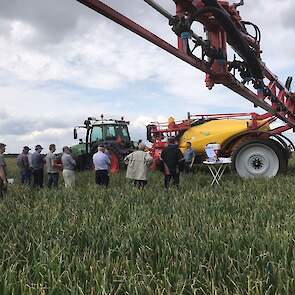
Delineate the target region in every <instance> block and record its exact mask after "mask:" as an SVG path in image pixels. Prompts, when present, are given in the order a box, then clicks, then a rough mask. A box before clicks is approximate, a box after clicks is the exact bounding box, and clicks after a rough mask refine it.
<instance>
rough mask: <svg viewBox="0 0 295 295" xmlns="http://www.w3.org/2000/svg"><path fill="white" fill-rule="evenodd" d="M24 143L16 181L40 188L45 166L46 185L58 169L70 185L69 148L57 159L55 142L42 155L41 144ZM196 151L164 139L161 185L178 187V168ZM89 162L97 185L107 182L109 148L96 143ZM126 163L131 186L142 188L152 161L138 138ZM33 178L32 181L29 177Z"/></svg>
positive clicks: (188, 164)
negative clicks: (162, 183)
mask: <svg viewBox="0 0 295 295" xmlns="http://www.w3.org/2000/svg"><path fill="white" fill-rule="evenodd" d="M5 147H6V145H5V144H3V143H0V194H1V195H3V192H5V190H6V189H7V166H6V162H5V159H4V156H3V154H4V152H5ZM30 150H31V149H30V148H29V147H28V146H24V147H23V150H22V153H21V154H19V155H18V157H17V159H16V164H17V166H18V168H19V171H20V181H21V183H22V184H24V185H33V187H35V188H43V185H44V169H45V165H46V169H47V185H48V187H49V188H52V187H54V188H57V187H58V182H59V174H60V173H59V172H60V171H61V170H62V175H63V179H64V184H65V187H73V186H74V185H75V182H76V176H75V170H76V165H77V164H76V161H75V159H74V158H73V156H72V154H71V149H70V148H69V147H67V146H65V147H63V154H62V156H61V158H60V159H58V157H57V155H56V154H55V151H56V146H55V144H50V145H49V152H48V154H47V155H46V156H44V155H43V154H42V150H43V147H42V146H41V145H39V144H38V145H36V146H35V152H34V153H31V152H30ZM195 158H196V153H195V152H194V151H193V149H192V147H191V143H190V142H188V143H187V148H186V150H185V152H184V154H182V153H181V151H180V149H179V147H178V144H177V143H176V140H175V138H173V137H171V138H169V139H168V145H167V147H166V148H165V149H164V150H163V151H162V153H161V158H160V168H161V170H162V172H163V174H164V185H165V188H168V187H169V184H170V182H171V181H172V182H173V184H174V185H175V186H176V187H178V185H179V175H180V171H181V170H182V168H184V171H185V172H190V171H191V169H192V165H193V163H194V161H195ZM92 160H93V166H94V169H95V182H96V184H97V185H102V186H106V187H107V186H108V185H109V179H110V176H109V174H110V166H111V156H110V153H109V151H108V150H107V149H106V148H105V147H104V146H103V145H99V146H98V149H97V152H96V153H95V154H94V155H93V158H92ZM124 162H125V164H126V165H127V171H126V178H128V179H131V180H132V181H133V183H134V185H135V186H137V187H139V188H144V187H145V186H146V184H147V179H148V170H149V167H150V166H151V164H152V163H153V158H152V157H151V155H150V153H149V151H148V149H147V147H146V146H145V144H143V143H142V142H140V143H139V145H138V149H137V150H136V151H134V152H132V153H130V154H129V155H127V156H126V157H125V158H124ZM32 180H33V181H32Z"/></svg>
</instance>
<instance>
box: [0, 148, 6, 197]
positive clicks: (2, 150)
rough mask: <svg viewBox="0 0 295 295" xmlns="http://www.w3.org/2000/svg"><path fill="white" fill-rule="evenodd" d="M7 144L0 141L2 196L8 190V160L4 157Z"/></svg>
mask: <svg viewBox="0 0 295 295" xmlns="http://www.w3.org/2000/svg"><path fill="white" fill-rule="evenodd" d="M5 147H6V144H4V143H0V197H1V198H2V197H3V196H4V193H5V192H6V190H7V171H6V162H5V159H4V157H3V154H4V153H5Z"/></svg>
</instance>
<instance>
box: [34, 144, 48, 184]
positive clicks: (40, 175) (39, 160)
mask: <svg viewBox="0 0 295 295" xmlns="http://www.w3.org/2000/svg"><path fill="white" fill-rule="evenodd" d="M42 150H43V148H42V146H41V145H40V144H37V145H36V147H35V152H34V153H33V154H32V169H33V179H34V182H33V186H34V187H39V188H43V183H44V164H45V158H44V156H43V155H42V154H41V152H42Z"/></svg>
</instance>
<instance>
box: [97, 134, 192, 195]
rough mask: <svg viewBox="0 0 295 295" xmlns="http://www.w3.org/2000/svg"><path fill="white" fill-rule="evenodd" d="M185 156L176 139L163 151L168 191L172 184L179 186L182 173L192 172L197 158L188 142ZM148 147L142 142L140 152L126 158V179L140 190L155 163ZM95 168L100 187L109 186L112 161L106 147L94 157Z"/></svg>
mask: <svg viewBox="0 0 295 295" xmlns="http://www.w3.org/2000/svg"><path fill="white" fill-rule="evenodd" d="M186 145H187V146H186V150H185V152H184V154H182V152H181V151H180V149H179V147H178V144H177V142H176V140H175V138H174V137H171V138H169V140H168V145H167V147H166V148H165V149H164V150H163V151H162V153H161V158H160V168H161V170H162V172H163V174H164V185H165V188H166V189H168V187H169V184H170V182H171V181H172V184H173V185H175V186H176V187H178V186H179V176H180V171H181V170H184V171H185V172H186V173H189V172H191V171H192V166H193V163H194V162H195V159H196V157H197V154H196V152H195V151H194V150H193V149H192V146H191V143H190V142H187V144H186ZM153 161H154V160H153V158H152V157H151V155H150V153H149V150H148V149H147V147H146V146H145V145H144V144H143V143H142V142H140V143H139V145H138V150H136V151H134V152H132V153H130V154H129V155H127V156H126V157H125V158H124V162H125V164H126V165H127V171H126V178H128V179H130V180H132V181H133V183H134V185H135V186H137V187H138V188H144V187H145V186H146V185H147V180H148V170H149V167H150V166H151V165H152V163H153ZM93 164H94V168H95V179H96V183H97V184H98V185H105V186H108V185H109V170H110V165H111V159H110V156H109V154H108V151H107V150H106V149H105V147H104V146H99V147H98V151H97V153H95V154H94V155H93Z"/></svg>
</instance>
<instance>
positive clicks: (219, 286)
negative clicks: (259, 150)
mask: <svg viewBox="0 0 295 295" xmlns="http://www.w3.org/2000/svg"><path fill="white" fill-rule="evenodd" d="M9 170H10V176H12V177H15V178H17V177H18V176H17V171H16V168H15V166H14V161H13V160H9ZM162 178H163V177H162V175H161V174H160V173H159V172H156V173H151V174H150V179H149V184H148V187H147V188H146V190H144V191H140V190H138V189H136V188H134V187H133V186H132V185H131V184H130V183H128V182H127V181H126V180H125V177H124V172H122V173H120V174H119V175H115V176H113V177H112V178H111V185H110V188H109V189H107V190H106V189H102V188H98V187H96V185H95V184H94V175H93V173H92V172H87V173H80V174H79V175H78V185H77V187H76V188H75V189H73V190H71V189H65V188H63V187H62V181H61V183H60V184H61V185H60V189H59V190H58V191H56V190H51V191H49V190H48V189H44V190H40V191H35V190H33V189H31V188H28V187H22V186H20V185H19V184H17V183H16V184H13V185H11V186H10V187H9V193H8V195H7V196H6V197H5V198H4V199H3V200H0V227H1V230H0V294H1V295H5V294H7V295H8V294H9V295H10V294H42V295H44V294H52V295H53V294H81V295H82V294H92V295H94V294H132V295H133V294H143V295H144V294H151V295H152V294H159V295H160V294H177V295H178V294H204V295H210V294H214V295H216V294H221V295H223V294H239V295H241V294H253V295H254V294H255V295H258V294H261V295H262V294H263V295H264V294H295V193H294V192H295V160H294V159H293V161H292V162H291V163H290V168H289V172H288V174H287V175H281V176H278V177H276V178H274V179H271V180H265V179H256V180H242V179H240V178H238V177H237V176H236V175H235V174H234V173H233V172H227V174H226V175H225V176H224V179H223V181H222V185H221V186H219V187H211V186H210V182H211V176H210V174H209V172H208V171H207V169H206V167H200V168H198V169H197V170H196V171H195V174H193V175H189V176H182V178H181V188H180V189H179V190H176V189H173V188H172V189H170V190H169V191H168V192H166V191H165V190H164V189H163V179H162Z"/></svg>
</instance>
